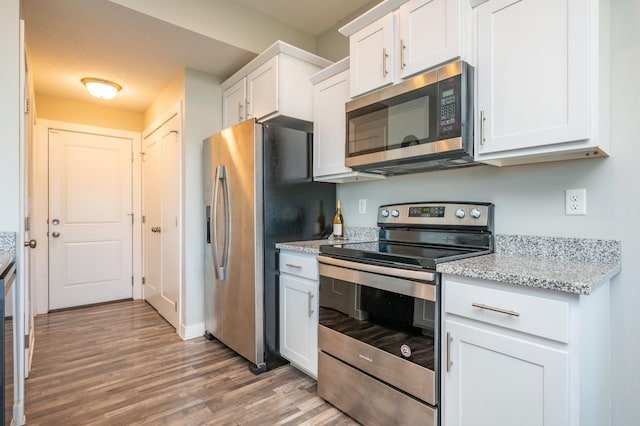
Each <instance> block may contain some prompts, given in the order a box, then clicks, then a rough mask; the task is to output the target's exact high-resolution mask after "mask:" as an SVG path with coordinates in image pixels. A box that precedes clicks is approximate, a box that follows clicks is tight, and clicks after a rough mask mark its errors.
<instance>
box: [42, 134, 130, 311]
mask: <svg viewBox="0 0 640 426" xmlns="http://www.w3.org/2000/svg"><path fill="white" fill-rule="evenodd" d="M48 136H49V228H48V229H49V309H60V308H67V307H72V306H80V305H87V304H92V303H100V302H106V301H113V300H119V299H128V298H131V297H132V281H133V279H132V276H133V273H132V217H131V213H132V195H131V194H132V155H131V152H132V140H131V139H126V138H122V137H115V136H108V135H96V134H89V133H81V132H73V131H65V130H54V129H50V130H49V135H48Z"/></svg>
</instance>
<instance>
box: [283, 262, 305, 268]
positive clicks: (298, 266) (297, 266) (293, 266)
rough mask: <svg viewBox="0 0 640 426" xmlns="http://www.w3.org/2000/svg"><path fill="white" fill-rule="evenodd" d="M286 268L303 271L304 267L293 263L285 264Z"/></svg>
mask: <svg viewBox="0 0 640 426" xmlns="http://www.w3.org/2000/svg"><path fill="white" fill-rule="evenodd" d="M284 266H286V267H287V268H295V269H302V266H300V265H294V264H293V263H285V264H284Z"/></svg>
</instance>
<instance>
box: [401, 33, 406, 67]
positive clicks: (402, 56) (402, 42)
mask: <svg viewBox="0 0 640 426" xmlns="http://www.w3.org/2000/svg"><path fill="white" fill-rule="evenodd" d="M406 49H407V45H406V44H404V40H400V69H401V70H403V69H405V67H406V66H407V64H406V62H405V59H404V52H405V50H406Z"/></svg>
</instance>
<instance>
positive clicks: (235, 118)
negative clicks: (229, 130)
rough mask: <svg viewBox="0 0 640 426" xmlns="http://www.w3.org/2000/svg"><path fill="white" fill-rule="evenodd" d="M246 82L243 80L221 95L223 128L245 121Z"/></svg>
mask: <svg viewBox="0 0 640 426" xmlns="http://www.w3.org/2000/svg"><path fill="white" fill-rule="evenodd" d="M246 97H247V82H246V80H245V79H244V78H243V79H242V80H240V81H238V82H237V83H236V84H234V85H233V86H231V87H229V88H228V89H227V90H225V91H224V93H223V94H222V111H223V113H222V114H223V117H222V122H223V123H224V126H223V127H229V126H233V125H234V124H237V123H240V122H241V121H244V120H246V116H247V114H246V112H245V107H246Z"/></svg>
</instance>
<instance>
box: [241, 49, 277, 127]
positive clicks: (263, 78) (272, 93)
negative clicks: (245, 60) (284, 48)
mask: <svg viewBox="0 0 640 426" xmlns="http://www.w3.org/2000/svg"><path fill="white" fill-rule="evenodd" d="M278 95H279V92H278V57H277V56H274V57H273V58H271V59H269V60H268V61H267V62H265V63H264V64H262V65H261V66H260V67H258V68H257V69H255V70H254V71H252V72H250V73H249V74H248V75H247V117H246V118H251V117H253V118H256V119H258V120H259V119H260V118H262V117H264V116H265V115H267V114H270V113H273V112H276V111H278V105H279V100H278Z"/></svg>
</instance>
